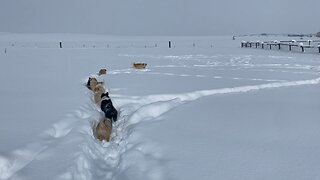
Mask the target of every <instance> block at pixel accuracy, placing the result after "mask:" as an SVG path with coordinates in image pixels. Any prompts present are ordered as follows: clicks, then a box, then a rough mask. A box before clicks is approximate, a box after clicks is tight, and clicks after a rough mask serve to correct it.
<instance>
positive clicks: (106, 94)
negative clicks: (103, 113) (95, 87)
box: [101, 92, 110, 100]
mask: <svg viewBox="0 0 320 180" xmlns="http://www.w3.org/2000/svg"><path fill="white" fill-rule="evenodd" d="M101 100H110V97H109V92H105V93H102V94H101Z"/></svg>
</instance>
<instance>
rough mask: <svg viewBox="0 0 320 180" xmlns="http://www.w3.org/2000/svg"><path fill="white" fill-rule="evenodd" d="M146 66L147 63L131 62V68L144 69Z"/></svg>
mask: <svg viewBox="0 0 320 180" xmlns="http://www.w3.org/2000/svg"><path fill="white" fill-rule="evenodd" d="M146 66H147V63H133V68H135V69H145V68H146Z"/></svg>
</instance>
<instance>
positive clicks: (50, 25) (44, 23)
mask: <svg viewBox="0 0 320 180" xmlns="http://www.w3.org/2000/svg"><path fill="white" fill-rule="evenodd" d="M319 7H320V0H0V31H1V32H28V33H98V34H101V33H102V34H110V35H229V34H247V33H262V32H267V33H315V32H317V31H320V21H319V20H318V12H319Z"/></svg>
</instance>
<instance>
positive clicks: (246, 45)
mask: <svg viewBox="0 0 320 180" xmlns="http://www.w3.org/2000/svg"><path fill="white" fill-rule="evenodd" d="M295 42H296V41H292V42H289V43H288V44H281V42H277V41H275V42H273V43H267V45H269V49H272V46H278V49H279V50H280V49H281V45H287V46H288V47H289V51H292V46H297V47H300V48H301V51H302V52H305V48H311V47H310V46H311V42H312V40H308V41H307V42H308V45H309V47H306V46H304V45H303V43H300V44H299V45H297V44H292V43H295ZM252 44H255V47H256V48H258V46H260V45H261V48H262V49H264V44H265V42H261V43H260V41H257V42H246V41H242V42H241V47H242V48H243V47H250V48H251V47H252ZM317 48H318V52H319V53H320V43H319V44H318V46H317Z"/></svg>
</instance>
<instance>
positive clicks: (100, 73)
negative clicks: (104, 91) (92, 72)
mask: <svg viewBox="0 0 320 180" xmlns="http://www.w3.org/2000/svg"><path fill="white" fill-rule="evenodd" d="M103 74H107V69H100V71H99V73H98V75H99V76H101V75H103Z"/></svg>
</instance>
